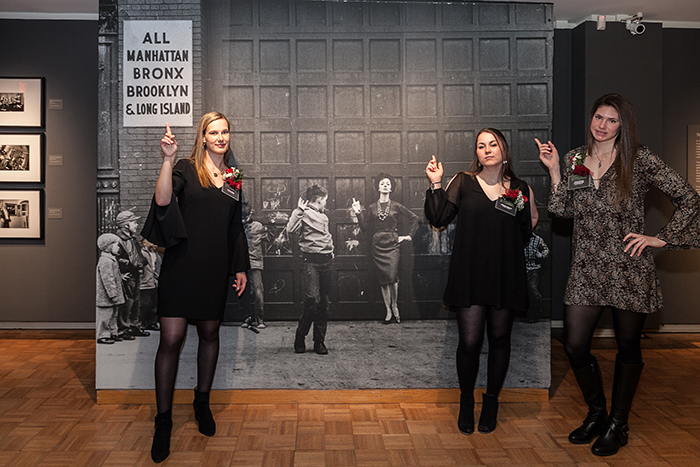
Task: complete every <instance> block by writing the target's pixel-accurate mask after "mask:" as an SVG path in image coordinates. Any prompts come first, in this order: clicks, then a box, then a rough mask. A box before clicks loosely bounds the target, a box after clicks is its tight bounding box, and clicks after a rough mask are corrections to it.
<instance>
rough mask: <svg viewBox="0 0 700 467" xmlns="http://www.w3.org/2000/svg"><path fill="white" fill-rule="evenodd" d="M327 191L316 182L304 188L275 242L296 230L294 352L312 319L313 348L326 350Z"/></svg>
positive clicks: (329, 239)
mask: <svg viewBox="0 0 700 467" xmlns="http://www.w3.org/2000/svg"><path fill="white" fill-rule="evenodd" d="M327 201H328V192H327V191H326V189H325V188H323V187H321V186H319V185H312V186H310V187H309V188H307V190H306V193H305V196H304V197H301V198H299V202H298V204H297V207H296V209H294V211H292V214H291V216H289V221H288V222H287V226H286V227H285V228H284V229H283V230H282V232H280V234H279V236H278V237H277V240H276V242H277V243H279V244H281V243H282V242H283V240H284V236H285V234H290V233H298V234H299V249H300V250H301V256H302V260H303V266H302V287H303V294H304V311H303V313H302V315H301V318H299V325H298V326H297V330H296V337H295V339H294V352H296V353H304V352H306V342H305V340H306V335H307V334H308V333H309V329H311V324H312V323H313V326H314V331H313V339H314V352H316V353H317V354H319V355H326V354H328V349H327V348H326V345H325V339H326V328H327V327H328V309H329V305H330V302H329V294H330V289H331V273H332V265H333V237H332V236H331V233H330V231H329V230H328V224H329V223H328V216H326V214H325V213H324V212H325V210H326V202H327Z"/></svg>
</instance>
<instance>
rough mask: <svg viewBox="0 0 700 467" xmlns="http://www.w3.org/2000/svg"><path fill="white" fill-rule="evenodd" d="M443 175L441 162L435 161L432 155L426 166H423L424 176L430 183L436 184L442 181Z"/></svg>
mask: <svg viewBox="0 0 700 467" xmlns="http://www.w3.org/2000/svg"><path fill="white" fill-rule="evenodd" d="M443 173H444V171H443V170H442V162H438V161H437V159H435V155H433V158H432V159H430V162H428V165H427V166H425V175H427V176H428V179H429V180H430V183H438V182H441V181H442V175H443Z"/></svg>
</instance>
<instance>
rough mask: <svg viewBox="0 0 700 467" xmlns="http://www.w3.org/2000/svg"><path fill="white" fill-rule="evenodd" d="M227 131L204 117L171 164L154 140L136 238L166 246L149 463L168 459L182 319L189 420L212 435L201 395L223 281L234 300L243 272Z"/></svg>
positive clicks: (214, 353) (215, 118)
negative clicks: (191, 353)
mask: <svg viewBox="0 0 700 467" xmlns="http://www.w3.org/2000/svg"><path fill="white" fill-rule="evenodd" d="M229 132H230V125H229V122H228V120H227V119H226V117H224V115H222V114H220V113H218V112H210V113H208V114H206V115H204V116H203V117H202V119H201V120H200V121H199V125H198V127H197V134H196V138H195V143H194V147H193V148H192V153H191V155H190V157H189V158H187V159H183V160H180V161H178V162H177V163H175V157H176V153H177V148H178V145H177V141H176V139H175V136H174V135H173V134H172V132H171V131H170V126H169V125H167V124H166V133H165V136H163V139H161V141H160V147H161V150H162V152H163V165H162V167H161V170H160V176H159V177H158V181H157V182H156V192H155V198H154V201H153V203H152V205H151V211H150V212H149V216H148V220H147V221H146V225H145V226H144V228H143V232H142V235H143V236H144V237H145V238H147V239H148V240H149V241H151V242H153V243H155V244H157V245H161V246H164V247H166V250H165V255H164V257H163V264H162V266H161V274H160V282H159V284H158V316H159V318H160V329H161V331H160V343H159V345H158V352H157V354H156V362H155V378H156V403H157V410H158V413H157V415H156V419H155V434H154V435H153V446H152V448H151V457H152V458H153V460H154V461H155V462H162V461H164V460H165V459H166V458H167V457H168V455H169V454H170V432H171V430H172V426H173V423H172V418H171V413H172V412H171V408H172V400H173V391H174V389H175V379H176V376H177V367H178V361H179V357H180V349H181V348H182V344H183V341H184V339H185V336H186V334H187V321H188V320H194V321H195V323H196V327H197V336H198V337H199V345H198V349H197V387H196V388H195V390H194V402H193V406H194V414H195V419H196V420H197V422H198V424H199V432H200V433H202V434H203V435H206V436H213V435H214V433H215V432H216V424H215V422H214V418H213V416H212V413H211V410H210V409H209V391H210V390H211V386H212V381H213V379H214V371H215V370H216V362H217V359H218V356H219V327H220V325H221V319H222V318H223V314H224V307H225V304H226V295H227V290H228V283H229V282H228V281H229V276H235V280H234V283H233V287H234V288H235V289H236V291H237V293H238V295H239V296H240V295H241V294H242V293H243V291H244V290H245V286H246V274H245V271H246V270H248V269H249V268H250V263H249V260H248V246H247V243H246V237H245V233H244V230H243V223H242V216H241V203H240V172H239V171H238V170H237V169H231V168H229V167H228V160H229V155H230V152H229V139H230V134H229Z"/></svg>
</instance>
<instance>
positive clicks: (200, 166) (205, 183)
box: [189, 112, 231, 188]
mask: <svg viewBox="0 0 700 467" xmlns="http://www.w3.org/2000/svg"><path fill="white" fill-rule="evenodd" d="M221 119H223V120H224V121H225V122H226V126H227V127H228V130H229V132H230V131H231V123H229V121H228V119H227V118H226V116H225V115H224V114H222V113H221V112H209V113H206V114H204V115H202V118H200V119H199V125H197V134H196V135H195V138H194V146H193V147H192V153H191V154H190V157H189V159H190V160H191V161H192V162H193V163H194V166H195V168H196V169H197V177H199V183H200V184H201V185H202V187H204V188H209V187H212V186H214V182H213V181H212V179H211V174H210V172H209V169H207V161H206V154H207V152H206V149H205V148H204V133H205V132H206V131H207V128H208V127H209V125H210V124H211V123H212V122H215V121H217V120H221ZM230 144H231V143H230V142H229V149H228V151H226V154H225V155H224V164H226V166H227V167H228V159H229V156H230V155H231V146H230Z"/></svg>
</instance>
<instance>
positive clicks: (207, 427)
mask: <svg viewBox="0 0 700 467" xmlns="http://www.w3.org/2000/svg"><path fill="white" fill-rule="evenodd" d="M192 406H193V407H194V419H195V420H197V423H198V424H199V432H200V433H202V434H203V435H204V436H214V435H215V434H216V423H215V422H214V416H213V415H212V414H211V409H210V408H209V393H208V392H199V391H197V389H195V390H194V401H193V402H192Z"/></svg>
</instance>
